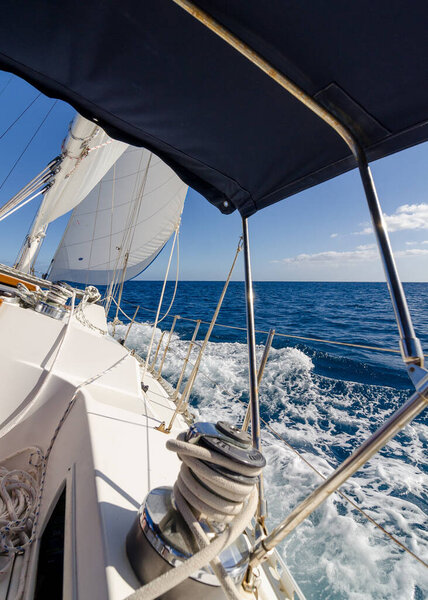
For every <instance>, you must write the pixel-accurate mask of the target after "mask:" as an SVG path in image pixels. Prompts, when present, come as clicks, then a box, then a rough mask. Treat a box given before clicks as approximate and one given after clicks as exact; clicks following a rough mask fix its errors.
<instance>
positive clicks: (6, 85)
mask: <svg viewBox="0 0 428 600" xmlns="http://www.w3.org/2000/svg"><path fill="white" fill-rule="evenodd" d="M12 79H13V75H11V76H10V77H9V79H8V80H7V81H6V83H5V84H4V86H3V87H2V89H1V90H0V96H1V95H2V94H3V92H4V91H5V90H6V89H7V87H8V86H9V84H10V82H11V81H12Z"/></svg>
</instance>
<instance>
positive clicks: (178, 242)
mask: <svg viewBox="0 0 428 600" xmlns="http://www.w3.org/2000/svg"><path fill="white" fill-rule="evenodd" d="M179 272H180V223H179V224H178V229H177V266H176V273H175V285H174V293H173V294H172V299H171V302H170V303H169V306H168V310H167V311H166V313H165V314H164V316H163V317H162V318H160V319H159V321H158V325H159V323H162V321H163V320H164V319H166V318H167V316H168V315H169V311H170V310H171V308H172V305H173V304H174V300H175V295H176V293H177V287H178V275H179Z"/></svg>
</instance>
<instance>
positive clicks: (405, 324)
mask: <svg viewBox="0 0 428 600" xmlns="http://www.w3.org/2000/svg"><path fill="white" fill-rule="evenodd" d="M356 158H357V161H358V169H359V171H360V176H361V180H362V183H363V186H364V191H365V194H366V199H367V205H368V207H369V211H370V215H371V218H372V222H373V228H374V232H375V235H376V239H377V243H378V247H379V252H380V255H381V259H382V264H383V268H384V271H385V278H386V283H387V285H388V289H389V293H390V296H391V301H392V306H393V308H394V313H395V319H396V321H397V326H398V331H399V333H400V348H401V354H402V357H403V360H404V362H405V363H406V364H409V363H410V364H412V363H414V364H417V365H418V366H420V367H423V364H424V355H423V351H422V347H421V343H420V341H419V340H418V338H417V337H416V335H415V331H414V329H413V324H412V319H411V317H410V313H409V308H408V306H407V300H406V296H405V294H404V290H403V286H402V285H401V281H400V278H399V276H398V271H397V267H396V265H395V260H394V255H393V253H392V249H391V244H390V241H389V236H388V232H387V229H386V224H385V220H384V218H383V214H382V209H381V207H380V204H379V199H378V197H377V194H376V188H375V185H374V181H373V177H372V174H371V171H370V167H369V165H368V164H367V159H366V156H365V154H364V153H363V151H362V150H361V151H360V152H359V153H358V156H356Z"/></svg>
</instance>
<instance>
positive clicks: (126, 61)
mask: <svg viewBox="0 0 428 600" xmlns="http://www.w3.org/2000/svg"><path fill="white" fill-rule="evenodd" d="M196 4H197V5H198V6H199V7H200V8H202V9H204V10H205V11H206V12H208V13H209V14H210V15H212V16H213V17H214V18H216V19H217V20H218V21H219V22H220V23H221V24H222V25H223V26H225V27H226V28H227V29H229V30H230V31H232V32H233V33H234V34H235V35H237V36H238V37H239V38H241V39H242V40H243V41H244V42H246V43H247V44H249V46H251V47H252V48H254V50H255V51H257V52H258V53H259V54H260V55H261V56H263V57H264V58H265V59H267V60H268V61H270V63H271V64H272V65H273V66H274V67H275V68H277V69H278V70H279V71H281V72H282V73H284V74H285V75H286V76H287V77H289V78H290V79H291V80H292V81H294V82H295V83H296V84H297V85H299V86H300V87H301V88H303V90H305V92H307V93H308V94H309V95H310V96H311V97H313V98H315V99H317V100H318V101H319V102H320V103H322V104H323V105H324V106H326V107H327V108H329V110H331V111H332V112H333V113H334V114H335V115H336V116H337V117H338V118H339V119H340V120H341V121H342V122H344V123H346V124H347V125H348V127H350V128H351V129H352V130H353V131H354V132H355V133H356V135H357V137H358V139H359V140H360V142H361V144H362V145H363V146H364V148H365V149H366V151H367V153H368V158H369V159H370V160H373V159H377V158H380V157H383V156H385V155H387V154H389V153H391V152H396V151H398V150H401V149H403V148H406V147H408V146H411V145H414V144H417V143H419V142H421V141H424V140H427V139H428V77H427V65H426V57H427V56H428V35H427V22H428V8H427V3H426V0H412V1H411V2H409V1H408V0H394V1H391V0H376V1H373V0H358V2H344V1H343V0H329V1H328V2H321V1H320V0H305V1H304V2H297V1H295V0H271V1H269V2H261V1H260V0H228V1H227V2H225V1H224V0H196ZM0 68H3V69H6V70H10V71H12V72H14V73H16V74H19V75H21V76H22V77H24V78H25V79H27V80H28V81H30V82H31V83H33V84H34V85H36V86H37V87H38V88H39V89H41V90H42V91H44V92H45V93H47V94H48V95H51V96H54V97H57V98H62V99H65V100H66V101H68V102H70V103H71V104H72V105H73V106H74V107H76V108H77V110H78V111H79V112H80V113H81V114H83V115H85V116H86V117H87V118H88V119H93V118H96V119H98V121H99V122H100V124H101V125H102V126H103V128H104V129H105V130H106V131H107V133H109V135H111V136H113V137H115V138H117V139H121V140H124V141H126V142H128V143H133V144H134V145H137V146H138V145H144V146H146V147H148V148H150V149H151V150H153V151H154V152H155V153H156V154H157V155H158V156H160V157H161V158H163V160H164V161H165V162H167V163H168V164H169V165H170V166H172V167H173V168H174V169H175V170H176V172H177V173H178V174H180V175H181V177H182V179H183V180H184V181H186V183H188V184H189V185H191V186H192V187H193V188H195V189H197V190H198V191H200V192H201V193H202V194H204V195H205V196H206V197H207V198H208V199H209V200H210V201H211V202H212V203H214V204H215V205H216V206H218V207H219V208H220V209H221V210H222V211H223V212H231V211H233V210H234V209H235V208H238V209H239V210H240V211H241V213H242V214H243V215H245V216H248V215H250V214H252V213H254V212H255V211H257V210H259V209H261V208H263V207H265V206H267V205H269V204H272V203H273V202H276V201H278V200H281V199H282V198H285V197H287V196H290V195H291V194H294V193H296V192H298V191H300V190H303V189H306V188H308V187H310V186H312V185H315V184H317V183H319V182H321V181H325V180H326V179H328V178H330V177H333V176H335V175H337V174H339V173H343V172H344V171H346V170H348V169H351V168H353V167H354V166H355V162H354V159H353V158H352V156H351V154H350V151H349V149H348V148H347V146H346V145H345V144H344V142H343V141H342V140H341V139H339V137H338V136H337V134H336V133H335V132H333V131H332V130H331V129H330V128H329V127H328V126H327V125H326V124H325V123H323V122H322V121H321V120H320V119H319V118H318V117H317V116H316V115H314V114H313V113H312V112H310V111H309V110H308V109H307V108H306V107H304V106H303V105H301V104H300V103H299V102H298V101H297V100H296V99H294V98H293V97H291V96H290V95H289V94H288V93H287V92H286V91H285V90H283V89H282V88H281V87H279V86H278V85H277V84H276V83H275V82H274V81H272V80H271V79H270V78H269V77H268V76H266V75H265V74H264V73H262V72H261V71H259V70H258V69H257V68H256V67H255V66H254V65H252V64H250V63H249V62H248V61H247V60H246V59H245V58H243V57H242V56H241V55H240V54H238V53H237V52H236V51H235V50H234V49H232V48H230V47H229V46H228V45H227V44H226V43H225V42H224V41H223V40H222V39H220V38H219V37H218V36H216V35H215V34H214V33H212V32H211V31H209V30H208V29H207V28H205V27H204V26H203V25H202V24H200V23H199V22H197V21H196V20H195V19H194V18H193V17H192V16H191V15H189V14H188V13H186V12H185V11H184V10H183V9H182V8H180V7H179V6H177V5H176V4H175V3H174V2H173V0H144V1H143V2H141V0H120V1H117V0H91V1H90V2H76V1H75V0H61V2H51V1H49V0H39V1H37V2H28V0H13V1H12V0H10V1H7V2H6V3H5V4H4V8H3V10H2V17H1V20H0Z"/></svg>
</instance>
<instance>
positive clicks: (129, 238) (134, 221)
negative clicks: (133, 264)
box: [116, 152, 153, 318]
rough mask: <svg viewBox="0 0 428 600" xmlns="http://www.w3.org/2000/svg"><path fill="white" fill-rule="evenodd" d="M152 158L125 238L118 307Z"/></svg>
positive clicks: (149, 160) (150, 156)
mask: <svg viewBox="0 0 428 600" xmlns="http://www.w3.org/2000/svg"><path fill="white" fill-rule="evenodd" d="M152 157H153V153H152V152H151V153H150V155H149V159H148V161H147V166H146V170H145V173H144V177H143V181H142V183H141V186H140V189H139V191H138V202H137V203H136V204H135V207H134V211H133V215H132V220H131V222H130V228H129V233H128V235H127V238H126V244H127V250H126V252H125V257H124V262H123V267H122V281H121V284H120V289H119V296H118V302H119V305H120V301H121V299H122V293H123V286H124V284H125V275H126V270H127V268H128V260H129V254H130V252H131V248H132V244H133V242H134V237H135V230H136V227H137V220H138V217H139V215H140V211H141V205H142V203H143V199H144V191H145V189H146V184H147V178H148V176H149V169H150V163H151V160H152ZM116 318H117V311H116Z"/></svg>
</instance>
